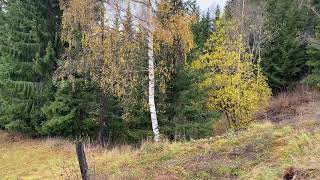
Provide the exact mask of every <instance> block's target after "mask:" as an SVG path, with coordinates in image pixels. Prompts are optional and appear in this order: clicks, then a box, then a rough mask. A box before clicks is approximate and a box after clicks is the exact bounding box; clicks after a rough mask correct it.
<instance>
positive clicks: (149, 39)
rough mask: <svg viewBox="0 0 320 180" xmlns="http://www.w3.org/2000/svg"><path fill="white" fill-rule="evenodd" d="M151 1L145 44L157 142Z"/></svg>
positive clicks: (157, 125) (151, 108)
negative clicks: (146, 46) (146, 44)
mask: <svg viewBox="0 0 320 180" xmlns="http://www.w3.org/2000/svg"><path fill="white" fill-rule="evenodd" d="M153 6H154V5H153V0H148V1H147V3H146V8H147V22H146V24H147V31H148V32H147V43H148V72H149V94H148V95H149V98H148V99H149V108H150V116H151V123H152V130H153V133H154V141H155V142H159V138H160V132H159V124H158V119H157V110H156V103H155V67H154V52H153V32H154V25H153V12H152V11H153Z"/></svg>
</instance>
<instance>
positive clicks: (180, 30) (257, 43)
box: [0, 0, 320, 179]
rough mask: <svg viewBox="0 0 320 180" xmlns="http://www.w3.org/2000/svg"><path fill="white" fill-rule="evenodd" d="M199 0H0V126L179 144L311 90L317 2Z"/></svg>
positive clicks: (315, 73) (317, 65)
mask: <svg viewBox="0 0 320 180" xmlns="http://www.w3.org/2000/svg"><path fill="white" fill-rule="evenodd" d="M199 1H201V0H199ZM212 2H214V1H212ZM198 3H199V2H197V0H0V130H1V132H3V133H10V134H13V135H21V136H24V137H28V138H31V139H36V140H37V139H45V138H61V139H67V140H69V141H73V140H81V141H82V140H83V141H85V142H88V141H89V142H91V143H93V144H96V145H101V146H102V147H105V146H106V147H117V146H122V145H132V146H139V147H140V146H141V145H142V146H143V144H144V142H146V141H147V142H149V141H153V142H155V143H160V142H163V141H168V142H187V143H189V142H193V141H196V140H199V139H202V140H203V139H208V138H209V139H210V138H215V137H218V136H219V135H221V134H224V133H227V134H228V133H235V136H237V134H238V133H241V132H246V130H247V129H250V128H251V129H252V124H254V123H255V122H257V121H262V120H261V119H264V120H265V119H267V120H273V119H275V116H274V114H271V115H269V114H268V113H270V112H271V111H272V112H273V113H274V112H275V111H276V110H279V109H281V108H278V109H277V107H278V106H276V105H278V104H276V102H279V101H280V100H279V97H283V96H281V95H282V94H289V93H294V92H297V91H299V90H297V89H299V88H307V89H312V90H310V91H312V92H313V93H315V94H317V92H318V91H319V88H320V1H319V0H229V1H227V2H226V5H225V6H219V5H218V6H216V7H211V8H209V9H208V10H206V11H204V10H203V9H200V7H199V4H198ZM288 96H289V95H288ZM298 96H299V97H300V96H301V97H302V96H304V97H305V98H306V96H305V95H304V94H301V93H300V94H299V95H292V97H291V99H292V98H298ZM289 99H290V98H289ZM311 99H315V96H313V97H311ZM276 100H278V101H276ZM271 106H273V108H274V109H275V110H270V109H272V107H271ZM291 106H292V105H291V104H290V103H289V104H288V105H286V106H285V107H287V108H288V109H290V108H291ZM279 111H280V110H279ZM266 114H267V115H266ZM297 114H298V113H297ZM261 116H263V118H261ZM318 118H319V121H320V115H319V117H318ZM287 119H289V118H287ZM308 120H309V119H308ZM310 120H311V119H310ZM312 120H313V119H312ZM289 124H292V123H290V122H289ZM272 128H273V127H272ZM272 128H271V129H272ZM319 129H320V128H319ZM274 132H276V130H275V131H274ZM0 137H1V136H0ZM240 137H242V136H241V135H239V138H240ZM200 141H201V140H200ZM154 146H157V145H154ZM0 152H1V151H0ZM0 154H1V153H0ZM0 159H1V157H0ZM0 171H1V170H0ZM188 177H189V176H188ZM109 178H110V177H109ZM109 178H106V179H109ZM0 179H1V173H0ZM102 179H104V178H102ZM111 179H115V178H111ZM124 179H130V178H124ZM142 179H143V178H142ZM146 179H148V178H146ZM164 179H165V178H164ZM169 179H170V178H169ZM178 179H180V178H178ZM187 179H189V178H187ZM190 179H196V178H194V177H193V178H190ZM200 179H201V178H200ZM203 179H206V178H203ZM231 179H232V178H231ZM267 179H268V178H267ZM271 179H272V178H271ZM302 179H303V178H302Z"/></svg>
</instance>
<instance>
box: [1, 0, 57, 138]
mask: <svg viewBox="0 0 320 180" xmlns="http://www.w3.org/2000/svg"><path fill="white" fill-rule="evenodd" d="M56 4H57V2H54V1H50V2H49V1H48V0H39V1H33V0H25V1H21V0H11V1H8V2H7V4H6V10H5V11H2V12H1V13H0V19H1V20H0V52H1V53H0V71H1V72H0V88H1V94H0V102H1V109H0V110H1V119H0V126H1V127H2V128H6V129H8V130H14V131H19V132H27V133H29V134H36V132H37V131H38V129H39V127H40V126H41V123H42V121H44V120H45V117H44V115H43V113H42V112H41V111H40V108H41V107H42V106H43V105H44V104H45V103H46V102H47V100H48V99H49V98H50V97H49V96H50V95H49V94H50V93H49V91H50V85H49V84H50V79H51V75H52V72H53V70H54V66H55V52H54V51H55V50H54V47H53V44H52V43H51V42H55V37H56V36H55V27H56V26H55V25H56V16H57V12H58V11H57V10H56V8H57V6H55V5H56Z"/></svg>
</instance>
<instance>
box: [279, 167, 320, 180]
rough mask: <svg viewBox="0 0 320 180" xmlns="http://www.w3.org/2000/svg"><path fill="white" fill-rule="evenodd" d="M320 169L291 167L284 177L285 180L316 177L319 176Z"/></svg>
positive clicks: (302, 179) (301, 179)
mask: <svg viewBox="0 0 320 180" xmlns="http://www.w3.org/2000/svg"><path fill="white" fill-rule="evenodd" d="M317 172H319V169H304V170H303V169H296V168H294V167H289V168H287V169H286V171H285V173H284V176H283V179H284V180H304V179H315V178H318V177H317Z"/></svg>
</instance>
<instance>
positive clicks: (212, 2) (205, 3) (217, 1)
mask: <svg viewBox="0 0 320 180" xmlns="http://www.w3.org/2000/svg"><path fill="white" fill-rule="evenodd" d="M197 1H198V3H199V5H200V8H201V10H203V11H205V10H207V9H208V8H215V7H217V5H219V6H220V8H221V9H222V8H223V7H224V5H225V4H226V1H227V0H197Z"/></svg>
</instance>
